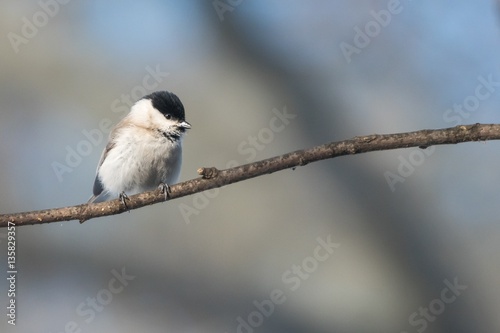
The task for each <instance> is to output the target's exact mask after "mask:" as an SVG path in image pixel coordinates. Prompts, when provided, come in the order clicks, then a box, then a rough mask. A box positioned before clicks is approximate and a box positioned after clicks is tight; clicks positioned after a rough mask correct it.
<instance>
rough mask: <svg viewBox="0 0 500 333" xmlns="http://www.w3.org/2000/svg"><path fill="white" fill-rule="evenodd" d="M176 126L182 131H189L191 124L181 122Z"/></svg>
mask: <svg viewBox="0 0 500 333" xmlns="http://www.w3.org/2000/svg"><path fill="white" fill-rule="evenodd" d="M177 126H179V127H180V128H183V129H190V128H191V124H190V123H188V122H187V121H183V122H181V123H179V125H177Z"/></svg>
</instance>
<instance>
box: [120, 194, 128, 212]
mask: <svg viewBox="0 0 500 333" xmlns="http://www.w3.org/2000/svg"><path fill="white" fill-rule="evenodd" d="M127 200H130V199H129V198H128V195H127V194H125V192H122V193H120V201H121V203H122V204H123V205H124V206H125V208H126V209H128V205H127Z"/></svg>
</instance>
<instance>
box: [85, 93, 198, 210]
mask: <svg viewBox="0 0 500 333" xmlns="http://www.w3.org/2000/svg"><path fill="white" fill-rule="evenodd" d="M190 128H191V125H190V124H189V123H188V122H187V121H186V120H185V116H184V106H183V105H182V103H181V101H180V100H179V98H178V97H177V96H176V95H174V94H173V93H171V92H168V91H157V92H154V93H152V94H150V95H147V96H144V97H143V98H141V99H140V100H139V101H137V102H136V103H135V104H134V105H133V106H132V108H131V109H130V112H129V114H127V115H126V116H125V117H124V118H123V119H122V120H121V121H120V122H119V123H118V124H117V125H116V126H115V127H114V128H113V130H112V131H111V134H110V135H109V142H108V144H107V145H106V148H105V149H104V151H103V153H102V155H101V160H100V161H99V165H98V167H97V172H96V177H95V181H94V190H93V192H94V195H93V196H92V197H91V198H90V199H89V201H88V203H92V202H102V201H106V200H109V199H114V198H117V197H119V198H120V199H122V202H123V203H124V204H125V205H126V202H125V199H126V198H127V195H131V194H137V193H141V192H145V191H151V190H154V189H155V188H157V187H158V186H163V190H164V191H165V195H166V194H167V193H168V190H169V188H168V185H172V184H175V183H176V182H177V181H178V180H179V174H180V171H181V163H182V139H183V136H184V133H185V132H186V130H188V129H190Z"/></svg>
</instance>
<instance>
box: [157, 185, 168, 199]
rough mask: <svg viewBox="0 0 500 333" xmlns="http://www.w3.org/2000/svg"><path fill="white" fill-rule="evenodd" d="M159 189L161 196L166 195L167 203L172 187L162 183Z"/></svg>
mask: <svg viewBox="0 0 500 333" xmlns="http://www.w3.org/2000/svg"><path fill="white" fill-rule="evenodd" d="M158 188H159V189H160V191H161V192H160V193H161V194H165V201H167V199H168V195H169V193H170V186H168V184H165V183H160V185H158Z"/></svg>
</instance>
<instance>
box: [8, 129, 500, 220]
mask: <svg viewBox="0 0 500 333" xmlns="http://www.w3.org/2000/svg"><path fill="white" fill-rule="evenodd" d="M499 139H500V125H497V124H485V125H482V124H474V125H463V126H456V127H451V128H445V129H439V130H421V131H416V132H408V133H397V134H384V135H377V134H374V135H368V136H360V137H354V138H352V139H350V140H345V141H339V142H331V143H327V144H324V145H321V146H316V147H313V148H309V149H304V150H297V151H294V152H291V153H287V154H284V155H281V156H276V157H272V158H268V159H266V160H262V161H257V162H254V163H249V164H245V165H242V166H238V167H234V168H231V169H226V170H218V169H216V168H213V167H210V168H200V169H198V173H199V174H200V175H201V176H202V177H200V178H196V179H192V180H189V181H186V182H183V183H179V184H176V185H172V186H171V187H170V188H171V192H170V193H169V196H168V199H167V200H173V199H177V198H181V197H184V196H187V195H191V194H194V193H198V192H202V191H206V190H209V189H212V188H216V187H222V186H225V185H229V184H232V183H236V182H240V181H243V180H246V179H250V178H254V177H259V176H262V175H265V174H269V173H273V172H276V171H280V170H284V169H289V168H295V167H297V166H304V165H306V164H308V163H311V162H316V161H321V160H324V159H328V158H334V157H337V156H344V155H355V154H361V153H366V152H370V151H379V150H390V149H398V148H409V147H420V148H423V149H424V148H426V147H429V146H434V145H445V144H456V143H462V142H469V141H486V140H499ZM163 201H165V195H164V194H162V193H161V191H160V190H155V191H151V192H144V193H141V194H137V195H133V196H130V197H129V200H128V201H127V207H124V205H123V204H122V203H121V202H120V200H118V199H117V200H112V201H107V202H101V203H96V204H82V205H77V206H71V207H63V208H53V209H46V210H39V211H32V212H24V213H16V214H4V215H0V227H7V226H8V222H13V223H15V225H16V226H21V225H32V224H42V223H50V222H60V221H70V220H80V221H85V220H90V219H92V218H96V217H101V216H107V215H116V214H120V213H123V212H125V211H128V210H132V209H137V208H140V207H144V206H148V205H152V204H155V203H158V202H163Z"/></svg>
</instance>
